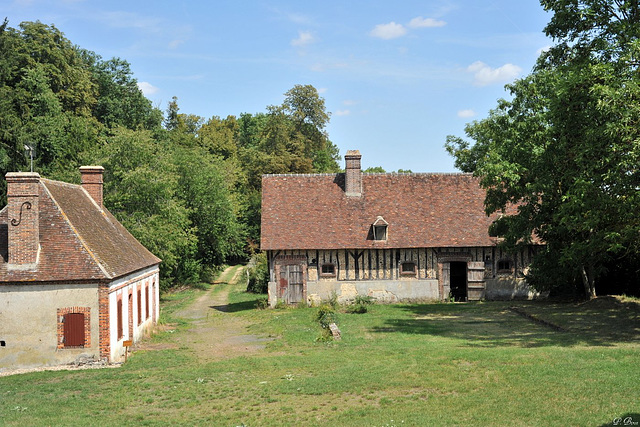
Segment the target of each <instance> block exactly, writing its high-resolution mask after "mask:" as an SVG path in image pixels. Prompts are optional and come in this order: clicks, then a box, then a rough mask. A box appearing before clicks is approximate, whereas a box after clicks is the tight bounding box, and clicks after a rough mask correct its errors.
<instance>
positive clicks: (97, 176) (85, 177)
mask: <svg viewBox="0 0 640 427" xmlns="http://www.w3.org/2000/svg"><path fill="white" fill-rule="evenodd" d="M103 173H104V168H103V167H102V166H82V167H80V174H81V175H82V188H84V189H85V190H87V193H89V195H90V196H91V197H92V198H93V200H95V202H96V203H97V204H98V206H100V207H102V176H103Z"/></svg>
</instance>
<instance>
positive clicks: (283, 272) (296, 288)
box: [280, 264, 304, 304]
mask: <svg viewBox="0 0 640 427" xmlns="http://www.w3.org/2000/svg"><path fill="white" fill-rule="evenodd" d="M302 273H303V272H302V266H301V265H300V264H289V265H283V266H282V267H281V268H280V299H281V300H283V301H284V302H286V303H287V304H297V303H299V302H300V301H303V299H304V295H303V294H304V277H303V274H302Z"/></svg>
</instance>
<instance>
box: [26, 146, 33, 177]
mask: <svg viewBox="0 0 640 427" xmlns="http://www.w3.org/2000/svg"><path fill="white" fill-rule="evenodd" d="M33 148H34V147H33V145H29V144H24V149H25V150H27V151H29V157H31V172H33Z"/></svg>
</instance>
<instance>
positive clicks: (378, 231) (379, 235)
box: [372, 216, 389, 240]
mask: <svg viewBox="0 0 640 427" xmlns="http://www.w3.org/2000/svg"><path fill="white" fill-rule="evenodd" d="M388 226H389V223H388V222H387V221H385V220H384V218H382V217H381V216H379V217H377V218H376V220H375V221H374V222H373V225H372V227H373V240H387V227H388Z"/></svg>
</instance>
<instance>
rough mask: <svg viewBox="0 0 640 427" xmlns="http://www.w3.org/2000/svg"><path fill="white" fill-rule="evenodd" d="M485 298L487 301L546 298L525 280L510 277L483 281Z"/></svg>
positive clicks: (544, 294) (546, 294) (545, 294)
mask: <svg viewBox="0 0 640 427" xmlns="http://www.w3.org/2000/svg"><path fill="white" fill-rule="evenodd" d="M485 284H486V285H485V286H486V288H485V298H486V299H488V300H512V299H535V298H543V297H546V296H548V293H540V292H537V291H536V290H535V289H533V288H531V287H530V286H529V285H528V284H527V281H526V280H525V279H522V278H518V279H514V278H513V277H511V276H505V277H496V278H495V279H485Z"/></svg>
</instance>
